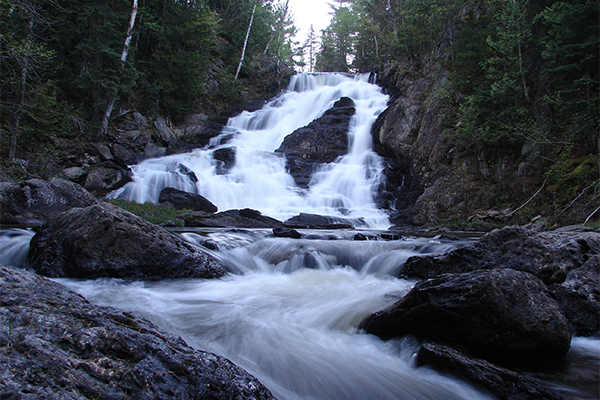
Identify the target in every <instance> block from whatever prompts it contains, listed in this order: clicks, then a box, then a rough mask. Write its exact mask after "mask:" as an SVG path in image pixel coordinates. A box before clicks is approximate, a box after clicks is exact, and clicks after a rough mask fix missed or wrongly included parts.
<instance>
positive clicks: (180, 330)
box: [0, 74, 600, 400]
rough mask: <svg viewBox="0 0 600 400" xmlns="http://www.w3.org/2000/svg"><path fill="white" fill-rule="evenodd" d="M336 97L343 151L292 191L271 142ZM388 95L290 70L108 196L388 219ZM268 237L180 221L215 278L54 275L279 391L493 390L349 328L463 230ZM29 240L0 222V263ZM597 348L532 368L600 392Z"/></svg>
mask: <svg viewBox="0 0 600 400" xmlns="http://www.w3.org/2000/svg"><path fill="white" fill-rule="evenodd" d="M342 96H348V97H350V98H352V99H353V100H354V102H355V103H356V106H357V112H356V115H355V117H354V118H353V120H352V122H351V129H350V132H349V134H348V142H349V149H350V150H349V153H348V155H346V156H344V157H341V158H340V159H338V160H337V161H336V162H335V163H332V164H330V165H328V166H326V167H324V168H322V169H321V170H319V171H316V173H315V174H314V175H313V179H312V181H311V184H310V187H309V189H307V190H304V189H299V188H297V187H295V185H294V182H293V179H292V177H291V176H290V175H289V174H288V173H287V172H286V171H285V160H284V159H283V158H282V156H281V155H278V154H276V153H274V150H275V149H277V148H278V147H279V146H280V144H281V142H282V141H283V139H284V138H285V136H286V135H288V134H290V133H292V132H293V131H294V130H295V129H297V128H299V127H302V126H305V125H307V124H308V123H310V122H311V121H312V120H313V119H315V118H317V117H319V116H320V115H322V114H323V113H324V112H325V110H327V109H328V108H330V107H331V106H332V105H333V103H334V102H335V101H336V100H338V99H339V98H340V97H342ZM387 100H388V97H387V96H386V95H385V94H383V93H382V92H381V90H380V89H379V88H378V87H377V86H375V85H372V84H369V83H368V82H367V79H366V76H361V77H350V76H346V75H333V74H321V75H307V74H300V75H297V76H295V77H294V78H293V79H292V81H291V83H290V87H289V89H288V90H287V91H285V92H284V93H282V95H280V96H279V97H277V98H276V99H274V100H273V101H271V102H270V103H268V104H267V105H266V106H265V107H264V108H263V109H262V110H259V111H256V112H253V113H248V112H244V113H242V114H241V115H239V116H237V117H235V118H232V119H231V120H230V121H229V123H228V124H227V127H226V128H225V129H224V131H223V134H222V135H221V136H220V137H218V138H215V140H214V141H213V142H212V144H211V145H210V146H209V147H207V148H205V149H198V150H196V151H194V152H191V153H188V154H180V155H173V156H168V157H164V158H160V159H155V160H147V161H145V162H143V163H140V164H139V165H136V166H133V167H132V169H133V172H134V181H133V182H132V183H130V184H128V185H127V186H125V187H124V188H123V189H121V190H119V191H117V192H115V193H113V194H112V196H113V197H121V198H126V199H130V200H135V201H138V202H144V201H150V202H156V201H157V200H158V196H159V194H160V191H161V190H162V189H163V188H164V187H167V186H170V187H175V188H178V189H181V190H185V191H188V192H193V193H199V194H202V195H203V196H205V197H207V198H208V199H209V200H210V201H212V202H213V203H214V204H216V205H217V206H218V207H219V209H220V210H221V211H223V210H227V209H232V208H246V207H248V208H253V209H256V210H260V211H261V212H262V213H263V214H266V215H269V216H271V217H274V218H277V219H280V220H285V219H287V218H289V217H291V216H294V215H297V214H299V213H301V212H304V213H314V214H322V215H331V216H339V217H347V218H364V220H365V221H366V222H367V224H368V225H369V227H370V228H371V229H385V228H387V227H388V225H389V222H388V219H387V216H386V214H385V213H384V212H383V211H381V210H378V209H377V207H376V206H375V204H374V201H373V193H374V190H375V188H376V186H377V185H378V184H379V183H380V182H381V179H382V178H381V171H382V164H381V160H380V158H379V157H378V156H377V155H376V154H375V153H373V151H372V150H371V137H370V128H371V125H372V124H373V122H374V120H375V119H376V117H377V115H378V114H379V113H380V112H381V111H382V110H383V109H384V108H385V107H386V103H387ZM225 147H232V148H235V154H236V160H235V164H234V165H233V166H232V168H231V169H230V170H228V171H227V172H226V173H223V171H222V170H221V171H220V170H219V167H220V165H219V161H218V160H215V159H214V157H213V155H214V152H215V151H216V150H218V149H222V148H225ZM182 166H183V167H182ZM189 171H192V172H193V173H194V175H195V176H196V177H197V178H198V181H197V182H195V181H194V180H192V179H190V174H189ZM270 233H271V232H270V231H266V230H252V231H250V230H242V231H240V230H237V231H231V230H222V229H212V230H202V229H196V230H189V231H179V232H178V234H180V235H181V236H182V237H183V238H184V239H185V240H187V241H189V242H191V243H194V244H201V243H203V242H204V241H205V240H207V239H209V240H210V241H211V242H212V243H214V244H216V249H215V250H207V249H206V248H204V247H201V246H199V249H201V251H204V252H206V253H208V254H209V255H210V256H211V257H213V258H215V259H216V260H217V261H219V262H220V263H221V264H223V265H224V266H225V268H226V269H227V270H228V272H229V273H228V274H227V275H226V276H225V277H224V278H221V279H214V280H174V281H163V282H153V283H148V282H125V281H122V280H116V279H98V280H89V281H85V280H72V279H58V280H57V281H59V282H61V283H62V284H64V285H66V286H68V287H70V288H71V289H73V290H75V291H77V292H79V293H81V294H82V295H83V296H85V297H86V298H87V299H89V300H90V301H91V302H94V303H96V304H100V305H109V306H114V307H118V308H121V309H124V310H128V311H134V312H136V313H138V314H140V315H143V316H145V317H147V318H149V319H150V320H151V321H153V322H154V323H155V324H157V325H158V326H160V327H162V328H163V329H165V330H168V331H170V332H173V333H175V334H178V335H180V336H182V337H183V338H184V339H185V340H186V341H187V342H188V343H189V344H190V345H191V346H194V347H197V348H199V349H202V350H207V351H212V352H214V353H217V354H220V355H223V356H225V357H227V358H229V359H231V360H232V361H233V362H235V363H236V364H238V365H240V366H242V367H243V368H245V369H246V370H248V371H249V372H250V373H252V374H253V375H255V376H256V377H257V378H258V379H259V380H261V381H262V382H263V383H264V384H265V385H266V386H267V387H268V388H269V389H270V390H271V391H272V392H273V394H274V395H275V396H276V397H278V398H279V399H280V400H296V399H303V400H304V399H305V400H309V399H310V400H312V399H315V400H316V399H322V400H333V399H356V400H372V399H382V400H383V399H385V400H388V399H389V400H391V399H436V400H447V399H488V398H493V397H492V396H490V395H489V394H487V393H484V392H482V391H480V390H478V389H476V388H474V387H472V386H470V385H468V384H466V383H464V382H463V381H460V380H458V379H455V378H451V377H448V376H445V375H442V374H439V373H437V372H434V371H432V370H430V369H428V368H423V367H420V368H417V367H416V366H415V363H414V359H415V354H416V352H417V350H418V348H419V345H420V343H419V342H418V341H417V340H415V339H414V338H411V337H406V338H404V339H401V340H392V341H387V342H384V341H381V340H379V339H378V338H376V337H375V336H373V335H366V334H362V333H360V332H357V331H356V326H357V324H358V322H359V321H361V320H362V319H363V318H364V317H366V316H367V315H369V314H370V313H373V312H375V311H378V310H380V309H382V308H384V307H386V306H389V305H391V304H393V303H394V302H395V301H397V300H398V299H399V298H401V297H402V296H404V295H405V294H406V293H407V292H408V291H409V290H410V289H411V288H412V286H413V285H414V282H410V281H406V280H402V279H398V278H395V277H394V276H395V273H396V272H398V270H399V268H401V267H402V265H403V263H404V262H405V261H406V260H407V259H408V257H410V256H413V255H419V254H441V253H444V252H447V251H449V250H451V249H453V248H455V247H456V246H460V245H462V244H464V243H465V240H461V241H449V240H444V239H442V238H417V237H409V238H404V239H402V240H394V241H386V240H368V241H354V240H352V238H353V237H354V235H355V233H356V232H351V231H337V232H322V231H321V232H304V233H305V236H304V238H303V239H297V240H294V239H284V238H274V237H273V236H272V235H271V234H270ZM364 233H367V234H368V232H364ZM32 236H33V232H31V231H28V230H22V229H15V230H5V231H0V263H1V264H7V265H14V266H18V267H25V268H26V267H27V257H26V255H27V251H28V247H29V241H30V239H31V237H32ZM599 353H600V342H599V341H598V340H597V339H583V338H575V339H574V340H573V344H572V347H571V351H570V352H569V354H568V355H567V357H566V359H565V360H564V362H563V363H560V365H559V366H550V367H548V368H547V369H545V370H539V371H536V372H529V374H530V375H533V376H535V377H537V378H539V379H542V380H544V381H546V382H547V384H548V385H549V386H551V387H554V388H556V389H557V390H559V391H560V392H561V393H562V394H563V395H564V396H565V398H566V399H585V400H592V399H598V374H599V371H598V370H599V368H600V366H599V365H600V364H599V360H600V355H599Z"/></svg>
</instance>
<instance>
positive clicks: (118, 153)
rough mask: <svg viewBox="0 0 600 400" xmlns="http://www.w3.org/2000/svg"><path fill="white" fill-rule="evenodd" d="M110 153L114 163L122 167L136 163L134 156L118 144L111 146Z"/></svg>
mask: <svg viewBox="0 0 600 400" xmlns="http://www.w3.org/2000/svg"><path fill="white" fill-rule="evenodd" d="M112 152H113V154H114V157H115V161H116V162H117V163H119V164H121V165H123V166H126V165H132V164H135V163H136V161H137V157H136V155H135V154H133V153H132V152H131V151H129V150H127V149H126V148H125V147H123V146H122V145H120V144H119V143H115V144H113V146H112Z"/></svg>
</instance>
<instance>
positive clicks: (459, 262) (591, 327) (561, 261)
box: [399, 226, 600, 336]
mask: <svg viewBox="0 0 600 400" xmlns="http://www.w3.org/2000/svg"><path fill="white" fill-rule="evenodd" d="M599 257H600V233H599V232H596V231H594V230H592V229H591V228H586V227H577V226H572V227H565V228H560V229H557V230H554V231H549V232H536V231H534V230H532V229H530V228H527V227H520V226H510V227H505V228H502V229H497V230H494V231H492V232H490V233H488V234H486V235H484V236H483V237H482V238H481V239H480V240H479V241H477V242H475V243H473V244H471V245H469V246H467V247H463V248H459V249H456V250H453V251H451V252H449V253H446V254H443V255H440V256H416V257H411V258H409V259H408V260H407V261H406V263H405V264H404V266H403V267H402V269H401V271H400V273H399V276H400V277H402V278H406V279H429V278H433V277H436V276H438V275H440V274H443V273H461V272H472V271H477V270H481V269H492V268H509V269H514V270H518V271H524V272H528V273H530V274H533V275H535V276H537V277H538V278H540V279H541V280H542V281H543V282H544V283H545V284H546V285H547V286H548V288H549V290H550V291H551V293H552V296H553V297H554V298H556V299H557V300H558V301H559V305H560V307H561V310H562V311H563V313H564V314H565V316H567V318H568V320H569V324H570V329H571V331H572V333H576V334H578V335H586V336H588V335H592V336H599V335H600V288H599V286H598V284H597V283H598V282H599V281H600V279H599V277H600V271H599V270H600V264H599V263H598V258H599ZM594 283H596V284H594Z"/></svg>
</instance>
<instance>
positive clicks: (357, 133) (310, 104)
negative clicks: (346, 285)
mask: <svg viewBox="0 0 600 400" xmlns="http://www.w3.org/2000/svg"><path fill="white" fill-rule="evenodd" d="M344 96H345V97H350V98H351V99H352V100H354V103H355V105H356V114H355V115H354V117H353V119H352V121H351V126H350V131H349V132H348V144H349V146H348V148H349V151H348V154H347V155H345V156H343V157H340V158H339V159H338V160H336V162H334V163H332V164H328V165H327V166H326V167H324V168H322V169H321V170H320V171H316V172H315V173H314V174H313V177H312V181H311V184H310V187H309V188H308V190H304V189H300V188H298V187H296V186H295V184H294V180H293V178H292V177H291V176H290V175H289V174H288V173H287V172H286V170H285V159H284V157H283V156H282V155H280V154H276V153H275V152H274V151H275V150H276V149H277V148H278V147H279V146H280V145H281V143H282V142H283V139H284V138H285V137H286V136H287V135H289V134H291V133H292V132H293V131H295V130H296V129H298V128H301V127H303V126H306V125H308V124H309V123H310V122H311V121H313V120H314V119H316V118H318V117H320V116H321V115H323V113H324V112H325V111H326V110H328V109H329V108H331V107H332V106H333V104H334V103H335V101H337V100H339V99H340V98H341V97H344ZM387 101H388V96H387V95H385V94H383V93H382V92H381V90H380V88H379V87H377V86H375V85H373V84H371V83H369V82H368V75H366V74H365V75H359V76H350V75H343V74H298V75H295V76H293V77H292V80H291V82H290V84H289V87H288V89H287V90H286V91H284V92H283V93H282V94H281V95H280V96H278V97H277V98H275V99H274V100H272V101H270V102H269V103H268V104H266V105H265V106H264V107H263V108H262V109H261V110H258V111H255V112H247V111H244V112H242V113H241V114H240V115H238V116H236V117H234V118H231V119H230V120H229V122H228V123H227V126H226V127H225V128H224V129H223V132H222V133H221V135H219V136H218V137H216V138H213V140H212V141H211V144H210V145H209V146H208V147H207V148H205V149H197V150H195V151H193V152H191V153H187V154H177V155H171V156H167V157H163V158H160V159H152V160H147V161H144V162H142V163H140V164H139V165H135V166H133V167H132V170H133V174H134V176H133V182H130V183H128V184H127V185H126V186H125V187H123V188H121V189H119V190H117V191H115V192H113V193H112V194H111V197H115V198H124V199H127V200H133V201H136V202H138V203H143V202H157V201H158V197H159V195H160V192H161V190H162V189H163V188H165V187H174V188H176V189H179V190H184V191H187V192H191V193H198V194H201V195H202V196H204V197H206V198H207V199H209V200H210V201H211V202H213V203H214V204H215V205H216V206H217V207H218V208H219V210H221V211H224V210H228V209H236V208H237V209H240V208H252V209H255V210H259V211H260V212H262V213H263V214H265V215H268V216H270V217H273V218H277V219H279V220H282V221H283V220H286V219H288V218H290V217H292V216H295V215H298V214H299V213H301V212H304V213H312V214H321V215H331V216H342V213H343V216H345V217H348V218H360V217H362V218H364V219H365V221H366V222H367V223H368V224H369V226H370V227H372V228H387V227H388V226H389V221H388V219H387V217H386V215H385V213H383V212H382V211H380V210H378V209H377V207H376V206H375V204H374V201H373V192H374V190H375V188H376V186H377V185H378V184H379V183H380V181H381V179H382V178H381V172H382V165H381V160H380V158H379V157H378V156H377V155H376V154H375V153H374V152H373V151H372V149H371V142H372V141H371V132H370V131H371V126H372V124H373V122H374V121H375V119H376V118H377V116H378V115H379V113H381V112H382V111H383V110H384V109H385V107H386V105H387ZM230 147H233V148H235V165H234V166H233V167H232V168H231V169H229V170H228V171H227V173H225V174H222V173H220V168H219V166H220V165H219V164H220V163H221V161H219V160H216V159H215V158H214V157H213V154H214V153H215V151H218V150H219V149H224V148H230ZM181 166H185V168H182V167H181ZM189 171H193V172H194V174H195V175H196V177H197V178H198V181H197V182H195V180H192V179H190V178H189Z"/></svg>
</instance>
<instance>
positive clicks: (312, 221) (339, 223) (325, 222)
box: [284, 213, 366, 229]
mask: <svg viewBox="0 0 600 400" xmlns="http://www.w3.org/2000/svg"><path fill="white" fill-rule="evenodd" d="M284 224H285V225H286V226H288V227H290V228H300V229H352V228H356V227H362V226H366V223H365V222H364V220H362V218H359V219H347V218H340V217H332V216H328V215H317V214H307V213H300V214H298V215H297V216H295V217H292V218H290V219H288V220H286V221H285V222H284Z"/></svg>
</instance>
